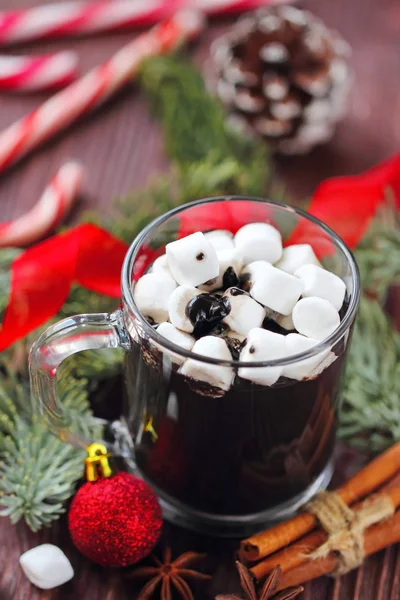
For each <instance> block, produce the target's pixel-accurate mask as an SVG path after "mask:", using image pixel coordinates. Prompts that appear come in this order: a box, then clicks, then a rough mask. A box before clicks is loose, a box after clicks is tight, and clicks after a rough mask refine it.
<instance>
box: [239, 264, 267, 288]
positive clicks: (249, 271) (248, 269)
mask: <svg viewBox="0 0 400 600" xmlns="http://www.w3.org/2000/svg"><path fill="white" fill-rule="evenodd" d="M269 264H270V263H269V262H267V261H266V260H255V261H254V262H252V263H250V264H248V265H246V266H245V267H244V268H243V269H242V272H241V273H240V279H241V287H242V289H244V290H245V291H246V292H249V291H250V290H251V288H252V286H253V284H254V280H255V277H256V276H257V274H258V273H262V271H263V270H264V269H265V266H266V265H269ZM267 268H268V267H267Z"/></svg>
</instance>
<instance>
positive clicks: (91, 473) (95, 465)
mask: <svg viewBox="0 0 400 600" xmlns="http://www.w3.org/2000/svg"><path fill="white" fill-rule="evenodd" d="M87 453H88V456H87V457H86V459H85V466H86V479H87V480H88V481H97V480H98V479H99V477H100V476H101V477H111V475H112V470H111V467H110V463H109V462H108V458H109V456H110V454H109V453H108V452H107V448H106V446H105V445H104V444H99V443H97V442H96V443H94V444H90V446H88V448H87Z"/></svg>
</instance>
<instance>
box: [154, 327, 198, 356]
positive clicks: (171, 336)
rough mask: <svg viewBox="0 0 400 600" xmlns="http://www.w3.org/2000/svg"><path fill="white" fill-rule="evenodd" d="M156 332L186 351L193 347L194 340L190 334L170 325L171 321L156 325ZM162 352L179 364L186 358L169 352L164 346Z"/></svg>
mask: <svg viewBox="0 0 400 600" xmlns="http://www.w3.org/2000/svg"><path fill="white" fill-rule="evenodd" d="M157 333H159V334H160V335H162V336H163V337H164V338H165V339H167V340H169V341H170V342H172V343H173V344H176V345H177V346H179V347H180V348H183V350H187V351H188V352H189V351H190V350H191V349H192V348H193V345H194V342H195V340H194V338H192V336H191V335H189V334H188V333H184V332H183V331H180V330H179V329H177V328H176V327H175V326H174V325H172V323H161V324H160V325H159V326H158V327H157ZM162 352H164V353H165V354H167V355H168V356H170V357H171V359H172V361H173V362H175V363H178V364H179V365H181V364H182V363H184V362H185V360H186V357H184V356H180V355H179V354H176V353H175V352H171V351H170V350H167V349H166V348H163V349H162Z"/></svg>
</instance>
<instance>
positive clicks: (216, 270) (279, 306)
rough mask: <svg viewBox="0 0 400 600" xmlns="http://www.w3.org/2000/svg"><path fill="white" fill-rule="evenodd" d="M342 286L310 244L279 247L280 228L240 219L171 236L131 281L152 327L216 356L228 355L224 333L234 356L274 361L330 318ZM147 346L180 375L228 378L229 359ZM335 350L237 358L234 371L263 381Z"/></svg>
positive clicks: (329, 325) (313, 372) (315, 368)
mask: <svg viewBox="0 0 400 600" xmlns="http://www.w3.org/2000/svg"><path fill="white" fill-rule="evenodd" d="M243 265H245V266H243ZM345 295H346V285H345V283H344V281H343V280H342V279H341V278H340V277H338V276H337V275H335V274H334V273H331V272H330V271H327V270H326V269H324V268H323V267H322V265H321V263H320V262H319V260H318V258H317V256H316V255H315V253H314V250H313V248H312V246H311V245H310V244H295V245H292V246H288V247H286V248H283V245H282V237H281V234H280V232H279V231H278V229H276V228H275V227H273V226H272V225H270V224H267V223H250V224H247V225H245V226H244V227H242V228H241V229H239V231H238V232H237V233H236V235H235V236H233V235H232V234H231V233H230V232H229V231H225V230H222V229H221V230H215V231H209V232H206V233H202V232H197V233H193V234H191V235H188V236H187V237H185V238H182V239H180V240H177V241H175V242H171V243H169V244H167V246H166V253H165V254H164V255H162V256H160V257H159V258H157V259H156V260H155V261H154V263H153V265H152V266H151V268H150V269H149V272H148V273H147V274H145V275H143V277H141V279H140V280H139V281H138V282H137V283H136V285H135V288H134V300H135V302H136V305H137V307H138V309H139V310H140V311H141V312H142V314H143V315H144V316H145V317H149V318H151V319H152V320H153V321H154V322H155V323H156V324H158V327H157V332H158V334H159V335H160V336H162V337H164V338H165V339H167V340H169V341H170V342H172V343H173V344H175V345H176V346H178V347H179V348H181V349H184V350H185V351H187V352H193V353H195V354H200V355H202V356H206V357H210V358H213V359H218V360H223V361H231V360H232V354H231V352H230V349H229V348H231V345H228V344H227V341H229V339H234V340H236V342H237V344H236V349H235V351H234V350H233V349H232V352H233V353H234V356H235V358H237V356H239V360H240V361H241V362H271V361H279V360H282V359H284V358H288V357H291V356H294V355H297V354H300V353H303V352H306V351H308V350H311V349H312V348H313V347H314V346H315V345H317V344H319V342H321V341H322V340H325V339H326V338H327V337H328V336H330V335H331V334H332V333H333V332H334V331H335V330H336V329H337V327H338V326H339V324H340V316H339V311H340V309H341V308H342V305H343V302H344V299H345ZM207 311H208V312H207ZM198 315H201V321H197V318H199V319H200V317H199V316H198ZM274 322H275V324H274ZM204 324H205V326H204ZM200 326H201V327H200ZM196 338H200V339H197V340H196ZM226 340H227V341H226ZM156 345H157V347H158V348H159V349H161V351H162V352H163V353H164V354H166V355H168V356H169V358H170V359H171V361H172V362H173V363H175V364H176V365H177V368H179V372H180V373H181V374H182V375H184V376H186V377H188V378H191V379H194V380H198V381H202V382H206V383H208V384H210V386H213V387H214V388H218V389H219V390H220V392H222V393H225V392H226V391H228V390H229V388H230V386H231V385H232V382H233V381H234V377H235V373H234V370H233V369H232V368H231V367H229V366H221V365H212V364H210V363H207V362H201V361H199V360H195V359H193V358H186V357H185V356H182V355H181V354H179V350H178V349H177V352H173V351H172V350H169V349H167V348H165V347H164V346H162V344H161V343H158V344H156ZM235 352H237V354H235ZM239 353H240V354H239ZM335 358H336V357H335V355H334V353H333V352H332V351H331V350H329V349H328V350H324V351H323V352H318V353H317V354H316V355H314V356H312V357H310V358H307V359H302V360H300V361H299V360H295V361H293V362H291V363H290V364H287V365H282V366H266V367H257V368H255V367H246V366H243V367H239V369H238V371H237V374H238V376H239V377H241V378H242V379H247V380H249V381H252V382H254V383H256V384H258V385H267V386H271V385H274V384H275V383H276V382H277V381H278V379H279V378H280V377H281V376H283V377H288V378H290V379H297V380H301V379H307V378H311V377H316V376H317V375H318V374H319V373H321V372H322V371H323V370H324V369H325V368H326V367H327V366H328V365H329V364H330V363H331V362H332V361H333V360H335Z"/></svg>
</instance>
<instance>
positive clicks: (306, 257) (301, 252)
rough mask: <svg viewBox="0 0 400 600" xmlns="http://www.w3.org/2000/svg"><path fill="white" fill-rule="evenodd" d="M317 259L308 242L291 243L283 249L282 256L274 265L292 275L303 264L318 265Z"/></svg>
mask: <svg viewBox="0 0 400 600" xmlns="http://www.w3.org/2000/svg"><path fill="white" fill-rule="evenodd" d="M319 264H320V263H319V260H318V258H317V257H316V256H315V254H314V250H313V249H312V247H311V246H310V244H293V246H288V247H287V248H284V249H283V252H282V258H281V259H280V260H278V262H277V263H276V265H275V266H276V267H277V268H278V269H281V271H285V272H286V273H289V275H294V274H295V271H297V269H299V268H300V267H302V266H303V265H319Z"/></svg>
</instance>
